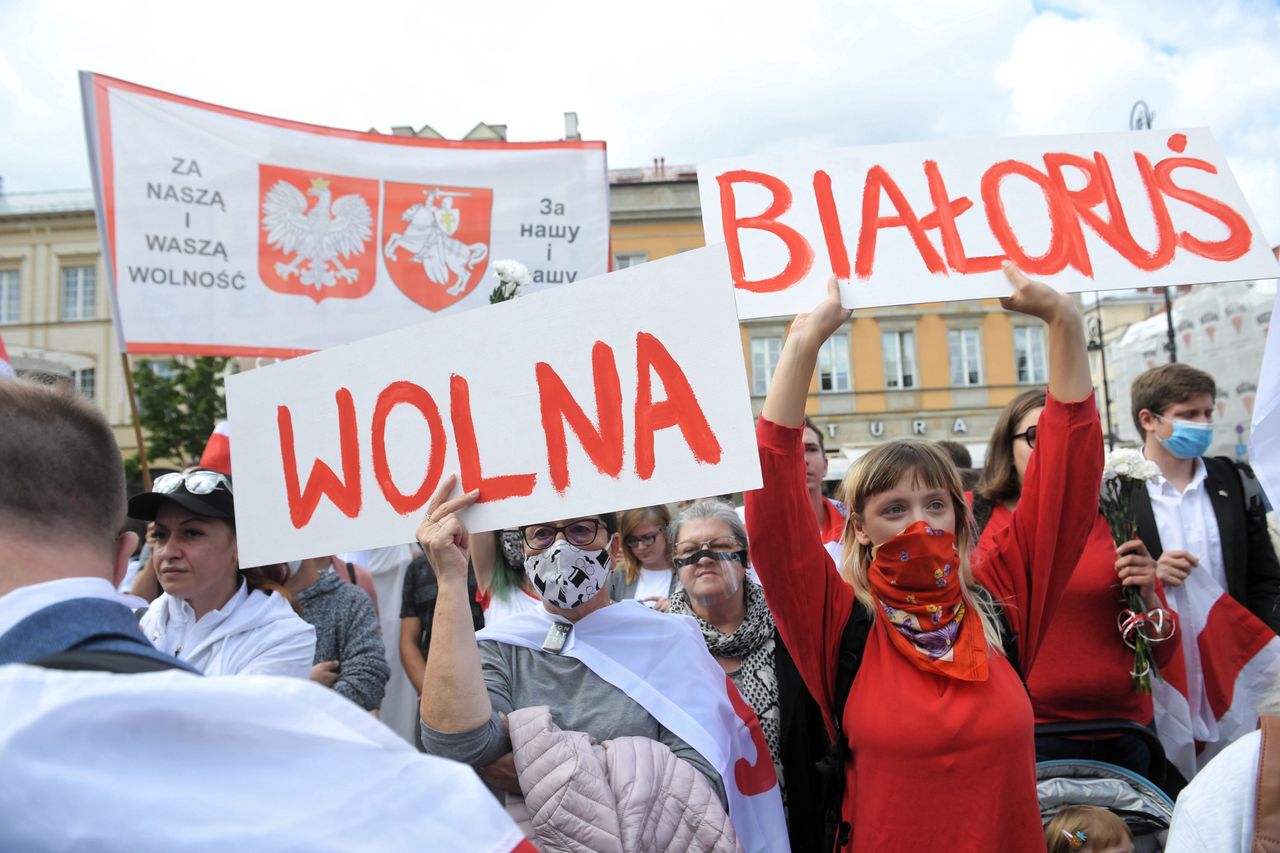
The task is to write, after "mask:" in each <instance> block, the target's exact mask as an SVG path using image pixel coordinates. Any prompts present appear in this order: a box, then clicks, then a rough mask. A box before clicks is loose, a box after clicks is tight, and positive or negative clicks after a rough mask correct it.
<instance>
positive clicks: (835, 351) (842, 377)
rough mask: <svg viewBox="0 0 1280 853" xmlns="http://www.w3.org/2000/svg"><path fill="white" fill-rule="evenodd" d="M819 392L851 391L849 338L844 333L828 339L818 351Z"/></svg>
mask: <svg viewBox="0 0 1280 853" xmlns="http://www.w3.org/2000/svg"><path fill="white" fill-rule="evenodd" d="M818 390H819V391H848V390H849V336H848V335H847V334H846V333H844V332H841V333H839V334H837V335H832V336H831V337H829V338H827V342H826V343H824V344H823V345H822V349H820V350H818Z"/></svg>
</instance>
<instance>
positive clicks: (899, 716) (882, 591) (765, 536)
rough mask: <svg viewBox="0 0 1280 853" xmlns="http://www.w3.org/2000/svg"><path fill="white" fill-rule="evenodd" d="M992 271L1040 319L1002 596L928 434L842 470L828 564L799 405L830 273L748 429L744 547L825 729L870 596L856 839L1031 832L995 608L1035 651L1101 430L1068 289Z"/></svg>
mask: <svg viewBox="0 0 1280 853" xmlns="http://www.w3.org/2000/svg"><path fill="white" fill-rule="evenodd" d="M1006 274H1007V275H1008V277H1009V279H1010V281H1011V282H1012V284H1013V292H1012V294H1011V295H1010V296H1008V297H1006V298H1005V299H1004V300H1002V304H1003V305H1004V307H1005V308H1006V309H1009V310H1012V311H1016V312H1019V313H1023V314H1028V315H1030V316H1033V317H1038V318H1040V319H1042V320H1044V321H1045V322H1046V323H1047V324H1048V328H1049V355H1050V372H1049V393H1050V398H1049V400H1048V402H1047V405H1046V407H1045V412H1044V416H1043V420H1042V423H1043V424H1044V425H1045V427H1046V429H1045V438H1044V439H1043V440H1042V445H1041V450H1042V451H1043V452H1042V453H1041V454H1037V455H1038V456H1040V458H1039V459H1037V460H1033V461H1032V463H1031V465H1030V467H1029V468H1028V471H1027V478H1026V485H1025V487H1024V490H1023V496H1022V504H1021V506H1020V507H1019V513H1018V517H1017V518H1016V519H1015V520H1014V523H1013V524H1011V525H1010V526H1009V527H1007V528H1006V529H1005V530H1004V531H1003V532H1002V533H1000V534H998V535H997V536H996V537H995V541H994V542H993V543H992V547H991V551H990V553H989V554H987V555H985V556H984V557H983V562H984V564H985V565H986V566H987V568H988V576H987V577H986V578H984V580H985V581H986V584H985V585H986V586H987V589H988V591H989V592H990V593H991V595H992V597H993V598H994V600H995V601H996V602H998V603H999V604H998V605H994V604H993V605H989V606H990V608H991V609H990V610H988V605H984V604H983V603H981V601H980V599H979V598H978V596H977V594H976V593H975V592H974V590H973V588H972V587H971V578H970V569H969V556H970V550H971V547H972V536H971V533H970V531H971V526H970V524H971V518H970V515H969V511H968V506H967V504H966V503H965V499H964V493H963V491H962V489H961V486H960V480H959V476H958V474H957V473H956V470H955V467H954V465H952V464H951V462H950V460H949V459H948V458H947V457H946V456H945V455H944V454H942V452H941V451H940V450H938V448H937V447H936V446H935V445H933V444H932V443H931V442H922V441H896V442H890V443H887V444H884V445H881V446H880V447H877V448H876V449H874V450H872V451H871V452H870V453H868V454H867V455H866V456H864V457H862V459H860V460H858V462H857V464H855V466H854V467H853V468H852V469H851V470H850V472H849V474H848V476H847V477H846V478H845V482H844V484H843V485H842V487H841V498H842V499H843V501H844V503H845V505H846V506H847V507H848V508H849V521H848V527H847V528H846V531H845V538H844V545H845V547H844V561H843V562H844V565H843V566H841V567H840V570H839V571H838V570H837V567H836V566H835V565H834V564H833V563H832V561H831V558H830V557H829V556H828V555H827V552H826V550H824V549H823V547H822V543H821V539H820V537H819V532H818V527H817V521H816V519H815V517H814V514H813V505H812V503H811V502H810V501H809V494H808V490H807V489H806V488H805V482H804V470H805V469H804V457H803V452H804V449H803V447H802V445H801V425H802V424H803V422H804V408H805V402H806V399H807V396H808V393H809V387H810V383H811V380H812V377H813V372H814V367H815V365H816V363H817V355H818V350H819V348H820V347H821V346H822V344H823V342H824V341H826V339H827V338H828V337H829V336H830V335H831V334H832V333H833V332H835V331H836V330H837V329H839V328H841V327H842V326H844V325H845V324H846V323H847V322H848V320H849V317H850V312H849V311H846V310H844V309H842V308H841V307H840V299H839V293H838V291H837V290H836V287H835V283H834V281H833V282H832V283H831V285H830V286H829V287H828V293H827V298H826V299H825V300H823V301H822V302H821V303H820V304H819V305H818V306H817V307H816V308H815V309H814V310H813V311H812V312H811V313H809V314H802V315H800V316H798V317H796V319H795V322H794V323H793V325H792V327H791V332H790V334H789V335H788V336H787V340H786V344H785V345H784V346H783V350H782V355H781V358H780V359H779V362H778V366H777V369H776V371H775V372H774V377H773V382H772V383H771V384H770V387H769V393H768V396H767V397H766V399H765V404H764V410H763V412H762V414H761V418H760V422H759V426H758V429H757V438H758V440H759V445H760V463H761V468H762V469H763V477H764V486H763V487H762V488H761V489H760V490H758V491H756V492H749V493H747V495H746V508H747V529H748V533H749V534H750V535H751V537H752V542H753V543H758V544H756V550H755V553H754V554H753V564H754V566H755V568H756V571H757V572H759V574H760V577H761V580H762V582H763V585H764V588H765V590H766V593H765V594H766V598H767V599H768V603H769V607H770V609H771V610H772V611H773V614H774V617H775V621H776V623H777V627H778V630H779V632H780V633H781V634H782V637H783V641H784V642H785V643H786V645H787V647H788V648H789V649H790V650H791V652H792V655H793V657H794V659H795V663H796V665H797V666H798V668H799V669H800V672H801V675H802V676H803V678H804V681H805V684H806V685H807V686H808V688H809V691H810V692H811V693H812V694H813V695H814V697H815V698H816V699H817V700H818V704H819V705H820V706H822V708H823V712H824V715H825V716H826V718H827V719H826V721H827V725H828V729H829V731H830V732H832V733H834V727H833V725H832V722H833V721H832V716H833V713H834V709H835V708H836V706H837V702H836V697H835V695H834V693H835V684H836V673H837V656H838V653H839V650H840V642H841V635H842V634H843V632H844V629H845V625H846V624H847V623H848V621H849V618H850V614H851V613H852V612H853V608H854V607H865V608H867V609H868V611H869V612H871V613H872V614H873V615H872V619H873V622H872V627H871V632H870V635H869V636H868V638H867V643H866V648H865V651H864V653H863V656H862V661H861V666H860V667H859V669H858V674H857V677H856V678H855V679H854V682H853V687H852V689H851V690H850V691H849V695H848V698H847V701H845V703H844V714H843V720H842V722H843V729H844V731H845V732H846V734H847V737H848V742H849V748H850V756H849V757H848V759H847V760H846V762H845V766H844V770H845V791H844V798H843V803H842V816H843V820H844V821H849V822H850V823H851V824H852V838H851V840H852V847H853V849H854V850H864V851H870V850H877V851H879V850H908V849H918V848H919V847H920V846H921V845H927V846H939V847H940V848H943V849H947V850H1036V849H1043V846H1044V834H1043V830H1042V829H1041V824H1040V809H1039V805H1038V803H1037V801H1036V789H1035V748H1034V740H1033V718H1032V712H1031V703H1030V701H1029V700H1028V698H1027V694H1026V691H1025V690H1024V689H1023V686H1022V682H1021V680H1020V678H1019V676H1018V673H1017V672H1016V671H1015V670H1014V668H1013V666H1011V665H1010V663H1009V662H1008V661H1007V660H1006V659H1005V658H1004V656H1003V654H1002V651H1001V642H1000V636H999V628H998V627H997V623H998V621H999V620H998V618H997V617H996V614H995V612H994V608H995V607H997V606H1000V607H1003V610H1004V615H1005V618H1006V621H1007V623H1008V624H1009V626H1010V627H1011V628H1012V631H1013V633H1014V634H1015V635H1016V646H1017V650H1018V655H1019V659H1020V660H1021V661H1022V662H1023V663H1024V664H1025V665H1027V666H1030V665H1031V664H1032V663H1033V662H1034V660H1035V658H1036V655H1037V653H1038V651H1039V648H1040V642H1041V638H1042V634H1043V632H1044V627H1045V624H1046V622H1047V620H1048V617H1049V615H1050V614H1051V613H1052V610H1053V607H1054V605H1055V604H1056V602H1057V599H1058V598H1059V596H1060V595H1061V592H1062V588H1063V587H1064V586H1065V585H1066V582H1067V579H1068V577H1069V576H1070V573H1071V569H1072V568H1073V567H1074V566H1075V564H1076V562H1077V560H1078V559H1079V557H1080V552H1081V550H1082V548H1083V545H1084V541H1085V538H1086V537H1087V535H1088V532H1089V530H1090V528H1091V527H1092V525H1093V517H1094V515H1095V514H1096V512H1097V504H1098V490H1099V486H1100V480H1101V471H1102V439H1101V430H1100V428H1099V425H1098V412H1097V408H1096V407H1095V405H1094V400H1093V387H1092V384H1091V381H1090V376H1089V364H1088V357H1087V353H1086V350H1085V341H1084V332H1083V328H1082V325H1081V321H1080V314H1079V312H1078V311H1077V310H1076V307H1075V303H1074V302H1073V301H1072V300H1071V298H1070V297H1068V296H1065V295H1063V294H1060V293H1058V292H1057V291H1055V290H1053V289H1052V288H1050V287H1047V286H1045V285H1043V284H1040V283H1037V282H1032V281H1029V280H1028V279H1027V278H1026V277H1025V276H1023V275H1022V274H1021V273H1020V272H1018V271H1017V270H1016V269H1014V268H1013V267H1011V266H1006ZM1050 427H1052V428H1050ZM1067 495H1070V496H1071V499H1070V500H1069V501H1067V500H1064V497H1065V496H1067ZM842 573H843V575H844V577H842V576H841V575H842Z"/></svg>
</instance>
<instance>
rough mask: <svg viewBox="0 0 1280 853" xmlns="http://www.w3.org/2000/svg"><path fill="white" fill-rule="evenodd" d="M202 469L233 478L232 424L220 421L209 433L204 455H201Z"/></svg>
mask: <svg viewBox="0 0 1280 853" xmlns="http://www.w3.org/2000/svg"><path fill="white" fill-rule="evenodd" d="M200 467H201V468H208V469H209V470H210V471H217V472H218V473H219V474H226V475H227V476H231V424H229V423H228V422H226V421H218V425H217V426H215V427H214V428H213V432H211V433H209V440H208V441H207V442H205V445H204V453H202V454H200Z"/></svg>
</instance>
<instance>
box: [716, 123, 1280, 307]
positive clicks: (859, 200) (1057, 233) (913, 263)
mask: <svg viewBox="0 0 1280 853" xmlns="http://www.w3.org/2000/svg"><path fill="white" fill-rule="evenodd" d="M698 188H699V191H700V193H701V197H702V218H703V227H704V229H705V231H706V239H707V242H708V243H717V242H720V241H722V240H723V241H724V242H725V243H726V244H727V246H728V252H729V264H730V268H731V275H732V278H733V282H734V285H735V287H736V288H737V294H738V311H739V314H740V315H741V316H742V317H743V318H744V319H746V318H752V317H770V316H781V315H787V314H795V313H797V312H799V311H806V310H808V309H809V308H810V307H811V306H812V305H813V304H814V303H815V302H816V301H817V300H818V299H819V298H820V295H821V293H822V289H823V287H824V283H825V281H826V279H827V278H828V277H829V276H830V275H832V274H833V273H834V274H835V275H836V276H837V277H839V278H842V279H848V280H849V285H848V286H847V287H844V288H843V290H842V296H843V300H844V304H845V305H846V306H848V307H853V308H860V307H871V306H877V305H904V304H914V303H922V302H943V301H951V300H960V299H976V298H981V297H988V296H1003V295H1005V294H1006V293H1008V284H1007V283H1006V282H1005V280H1004V276H1003V275H1001V274H1000V272H999V269H1000V263H1001V261H1003V260H1004V259H1005V258H1008V259H1010V260H1012V261H1013V262H1014V263H1016V264H1018V266H1020V267H1021V268H1022V269H1023V270H1025V271H1026V272H1027V273H1028V274H1029V275H1032V276H1036V277H1040V278H1043V279H1046V280H1048V281H1050V282H1052V284H1053V285H1054V286H1055V287H1057V288H1058V289H1059V290H1063V291H1068V292H1071V291H1079V290H1106V289H1116V288H1132V287H1154V286H1161V285H1172V284H1196V283H1201V282H1216V281H1240V280H1245V279H1255V278H1274V277H1275V276H1276V275H1277V274H1280V269H1278V268H1277V266H1276V262H1275V259H1274V257H1272V255H1271V251H1270V247H1269V244H1268V242H1267V239H1266V237H1265V236H1264V235H1263V234H1262V232H1261V231H1260V230H1259V229H1258V225H1257V221H1256V220H1255V218H1254V216H1253V213H1252V211H1251V210H1250V209H1249V206H1248V204H1247V203H1246V202H1245V199H1244V196H1243V195H1242V194H1241V192H1240V188H1239V187H1238V186H1237V185H1236V182H1235V179H1234V178H1233V177H1232V175H1231V171H1230V169H1229V168H1228V166H1227V163H1226V160H1225V159H1224V158H1223V156H1222V153H1221V152H1220V151H1219V150H1218V146H1217V143H1216V142H1215V141H1214V139H1213V136H1212V134H1211V133H1210V132H1209V131H1208V130H1207V129H1204V128H1200V129H1193V130H1172V131H1142V132H1137V133H1111V134H1095V135H1079V136H1053V137H1026V138H1010V139H996V140H986V141H971V140H947V141H940V142H922V143H910V144H904V145H881V146H868V147H864V148H842V149H835V150H831V151H826V152H818V153H805V154H795V155H790V156H785V155H784V156H777V155H773V156H769V157H761V158H741V159H737V160H723V161H718V162H714V163H707V164H701V165H699V167H698Z"/></svg>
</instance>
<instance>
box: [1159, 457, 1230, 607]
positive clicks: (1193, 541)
mask: <svg viewBox="0 0 1280 853" xmlns="http://www.w3.org/2000/svg"><path fill="white" fill-rule="evenodd" d="M1207 473H1208V470H1207V469H1206V468H1205V464H1204V460H1203V459H1197V460H1196V473H1195V475H1194V476H1193V477H1192V478H1191V482H1190V483H1188V484H1187V487H1186V488H1185V489H1183V490H1182V491H1181V492H1179V491H1178V490H1177V488H1176V487H1175V486H1174V485H1173V484H1172V483H1170V482H1169V481H1168V480H1166V479H1165V478H1164V476H1163V475H1160V476H1158V477H1156V478H1155V479H1154V480H1152V481H1150V482H1148V483H1147V495H1148V496H1149V497H1150V498H1151V513H1152V515H1154V516H1155V519H1156V530H1157V532H1159V534H1160V547H1161V548H1162V549H1163V550H1165V551H1188V552H1190V553H1191V554H1194V555H1195V556H1196V558H1197V559H1198V560H1199V561H1200V563H1199V565H1198V566H1197V567H1196V570H1197V571H1202V572H1207V573H1208V574H1209V576H1210V577H1212V578H1213V579H1214V580H1216V581H1217V582H1218V586H1220V587H1222V588H1223V589H1226V588H1227V569H1226V565H1225V564H1224V563H1223V559H1222V536H1221V534H1220V532H1219V530H1218V516H1217V514H1216V513H1215V512H1214V511H1213V502H1212V501H1211V500H1210V499H1209V489H1208V483H1206V482H1205V476H1206V474H1207Z"/></svg>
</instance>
